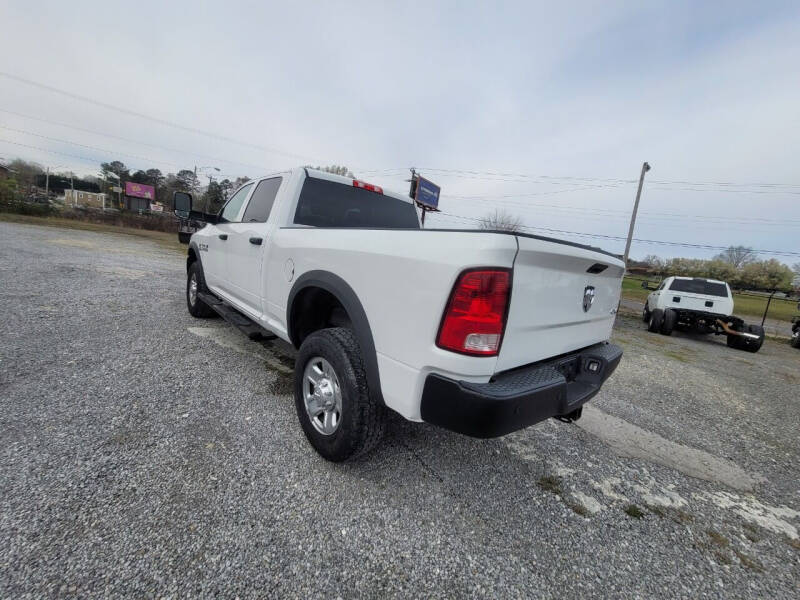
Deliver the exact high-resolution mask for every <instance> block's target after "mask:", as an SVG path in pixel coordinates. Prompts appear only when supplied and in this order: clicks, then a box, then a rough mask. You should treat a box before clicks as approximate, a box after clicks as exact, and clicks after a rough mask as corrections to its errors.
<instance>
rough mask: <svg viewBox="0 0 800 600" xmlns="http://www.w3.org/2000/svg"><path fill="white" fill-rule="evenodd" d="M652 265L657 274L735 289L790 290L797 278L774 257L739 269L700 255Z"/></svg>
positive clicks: (651, 269)
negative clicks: (719, 283)
mask: <svg viewBox="0 0 800 600" xmlns="http://www.w3.org/2000/svg"><path fill="white" fill-rule="evenodd" d="M650 264H651V267H650V272H651V273H652V274H654V275H660V276H662V277H669V276H671V275H677V276H680V277H704V278H707V279H719V280H720V281H727V282H728V283H729V284H730V285H731V287H733V288H736V289H762V290H789V289H790V288H791V287H792V279H793V278H794V273H793V272H792V269H790V268H789V267H788V266H786V265H785V264H783V263H782V262H780V261H779V260H776V259H774V258H771V259H769V260H754V261H752V262H748V263H747V264H744V265H742V266H741V267H739V268H737V267H735V266H734V265H732V264H731V263H729V262H726V261H724V260H719V259H713V260H703V259H699V258H671V259H667V260H664V261H659V262H656V261H652V262H651V263H650Z"/></svg>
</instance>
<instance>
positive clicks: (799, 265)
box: [792, 262, 800, 275]
mask: <svg viewBox="0 0 800 600" xmlns="http://www.w3.org/2000/svg"><path fill="white" fill-rule="evenodd" d="M792 271H794V272H795V274H797V275H800V262H796V263H794V264H793V265H792Z"/></svg>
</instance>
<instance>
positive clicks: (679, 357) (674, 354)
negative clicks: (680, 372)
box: [664, 350, 692, 363]
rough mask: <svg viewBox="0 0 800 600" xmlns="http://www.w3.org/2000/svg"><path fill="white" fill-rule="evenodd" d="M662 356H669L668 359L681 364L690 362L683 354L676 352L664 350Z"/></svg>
mask: <svg viewBox="0 0 800 600" xmlns="http://www.w3.org/2000/svg"><path fill="white" fill-rule="evenodd" d="M664 356H669V357H670V358H674V359H675V360H677V361H679V362H682V363H688V362H692V361H691V359H690V358H689V357H688V356H686V354H684V353H683V352H678V351H677V350H665V351H664Z"/></svg>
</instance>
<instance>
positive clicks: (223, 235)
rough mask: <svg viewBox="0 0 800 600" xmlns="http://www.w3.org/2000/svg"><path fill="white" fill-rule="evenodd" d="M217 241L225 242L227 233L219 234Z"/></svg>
mask: <svg viewBox="0 0 800 600" xmlns="http://www.w3.org/2000/svg"><path fill="white" fill-rule="evenodd" d="M219 239H221V240H227V239H228V234H227V233H220V234H219Z"/></svg>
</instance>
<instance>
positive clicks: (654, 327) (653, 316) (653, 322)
mask: <svg viewBox="0 0 800 600" xmlns="http://www.w3.org/2000/svg"><path fill="white" fill-rule="evenodd" d="M663 321H664V311H663V310H661V309H660V308H656V309H655V310H653V312H651V313H650V322H649V323H648V324H647V331H650V332H651V333H658V332H659V331H660V330H661V323H662V322H663Z"/></svg>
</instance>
